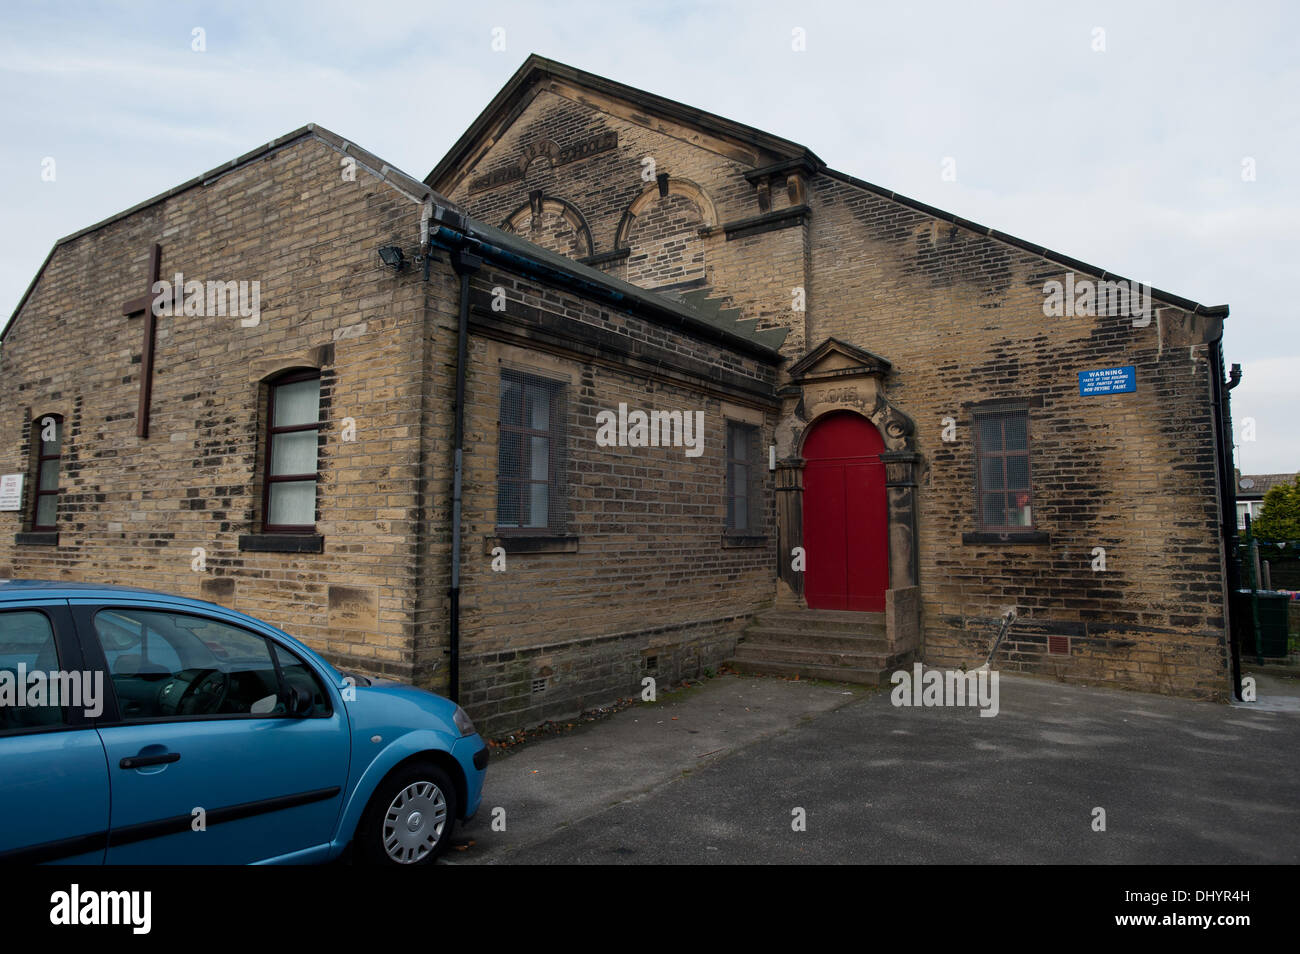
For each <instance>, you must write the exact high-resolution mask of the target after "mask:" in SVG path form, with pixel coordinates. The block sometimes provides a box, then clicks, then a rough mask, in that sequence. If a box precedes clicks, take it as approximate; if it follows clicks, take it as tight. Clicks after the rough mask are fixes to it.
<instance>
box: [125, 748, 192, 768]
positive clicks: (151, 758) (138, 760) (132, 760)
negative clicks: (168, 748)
mask: <svg viewBox="0 0 1300 954" xmlns="http://www.w3.org/2000/svg"><path fill="white" fill-rule="evenodd" d="M180 760H181V754H180V753H179V752H166V753H164V754H162V755H130V756H127V757H126V758H124V759H122V761H120V762H118V763H117V764H118V766H119V767H120V768H124V769H138V768H144V767H145V766H148V765H168V764H170V763H172V762H179V761H180Z"/></svg>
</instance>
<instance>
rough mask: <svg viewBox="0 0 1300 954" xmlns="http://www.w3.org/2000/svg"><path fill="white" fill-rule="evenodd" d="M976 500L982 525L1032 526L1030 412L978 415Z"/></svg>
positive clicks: (990, 527) (999, 527) (1003, 527)
mask: <svg viewBox="0 0 1300 954" xmlns="http://www.w3.org/2000/svg"><path fill="white" fill-rule="evenodd" d="M975 453H976V463H977V467H976V482H977V485H978V486H977V490H976V499H977V501H978V503H977V506H978V508H979V514H978V516H979V522H980V527H981V528H982V529H985V530H1007V531H1013V530H1020V529H1030V528H1032V527H1033V504H1032V501H1033V488H1032V486H1031V482H1030V473H1029V412H1028V411H1027V410H1024V409H1023V408H1020V409H1005V410H996V411H993V410H990V411H983V412H979V413H977V414H976V415H975Z"/></svg>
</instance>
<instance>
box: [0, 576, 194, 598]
mask: <svg viewBox="0 0 1300 954" xmlns="http://www.w3.org/2000/svg"><path fill="white" fill-rule="evenodd" d="M111 594H117V595H122V596H148V597H151V598H156V599H164V600H176V601H178V602H194V603H199V602H202V601H201V600H191V599H189V597H185V596H177V595H176V594H174V593H163V592H160V591H159V590H146V589H143V588H142V587H138V586H120V585H118V584H116V583H74V582H70V581H68V580H0V601H2V600H12V599H20V598H22V597H33V596H35V597H41V598H43V599H57V598H58V597H60V596H82V597H85V596H96V595H111Z"/></svg>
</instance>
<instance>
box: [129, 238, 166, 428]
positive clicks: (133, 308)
mask: <svg viewBox="0 0 1300 954" xmlns="http://www.w3.org/2000/svg"><path fill="white" fill-rule="evenodd" d="M161 266H162V246H161V245H159V244H158V243H156V242H155V243H154V246H153V250H152V251H151V252H150V253H149V287H148V288H146V289H145V293H144V294H143V295H140V296H139V297H138V298H131V299H128V300H127V301H124V302H123V303H122V314H123V315H126V316H127V317H128V318H130V317H133V316H134V315H139V314H143V315H144V344H143V345H141V347H140V406H139V409H138V410H137V411H136V415H135V432H136V434H137V435H138V436H140V437H148V436H149V400H150V398H151V397H152V396H153V342H154V332H155V331H156V330H157V320H156V318H157V316H156V315H154V310H153V303H154V299H155V297H157V296H156V295H155V294H154V290H153V288H154V284H155V283H156V282H157V281H158V279H159V271H160V269H161ZM172 294H173V295H175V294H176V289H172ZM173 313H174V312H173Z"/></svg>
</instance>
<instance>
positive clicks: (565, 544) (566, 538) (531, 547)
mask: <svg viewBox="0 0 1300 954" xmlns="http://www.w3.org/2000/svg"><path fill="white" fill-rule="evenodd" d="M487 544H488V551H489V553H490V552H491V551H492V550H493V549H495V548H496V547H501V549H503V550H505V551H506V553H577V552H578V538H577V537H576V536H575V535H573V534H571V533H518V534H515V533H499V534H497V535H496V536H495V537H488V540H487Z"/></svg>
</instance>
